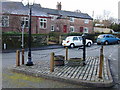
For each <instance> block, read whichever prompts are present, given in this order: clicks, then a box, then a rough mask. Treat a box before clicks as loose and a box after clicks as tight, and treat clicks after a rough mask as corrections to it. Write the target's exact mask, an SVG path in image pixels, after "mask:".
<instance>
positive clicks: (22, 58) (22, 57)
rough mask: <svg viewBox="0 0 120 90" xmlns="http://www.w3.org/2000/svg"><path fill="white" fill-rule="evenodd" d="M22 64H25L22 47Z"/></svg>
mask: <svg viewBox="0 0 120 90" xmlns="http://www.w3.org/2000/svg"><path fill="white" fill-rule="evenodd" d="M22 64H24V49H22Z"/></svg>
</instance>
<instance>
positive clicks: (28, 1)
mask: <svg viewBox="0 0 120 90" xmlns="http://www.w3.org/2000/svg"><path fill="white" fill-rule="evenodd" d="M22 3H23V5H24V6H26V5H28V6H29V10H30V11H29V34H28V60H27V64H26V65H27V66H32V65H33V62H32V58H31V15H32V6H33V3H34V1H33V0H23V1H22Z"/></svg>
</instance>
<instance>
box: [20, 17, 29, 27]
mask: <svg viewBox="0 0 120 90" xmlns="http://www.w3.org/2000/svg"><path fill="white" fill-rule="evenodd" d="M28 22H29V20H28V17H21V27H23V25H24V27H26V28H28V26H29V25H28Z"/></svg>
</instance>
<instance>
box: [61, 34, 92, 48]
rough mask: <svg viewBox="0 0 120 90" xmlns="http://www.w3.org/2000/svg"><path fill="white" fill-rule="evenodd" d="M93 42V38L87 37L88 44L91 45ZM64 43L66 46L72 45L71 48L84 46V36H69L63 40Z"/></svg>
mask: <svg viewBox="0 0 120 90" xmlns="http://www.w3.org/2000/svg"><path fill="white" fill-rule="evenodd" d="M92 44H93V42H92V40H89V39H86V45H87V46H88V47H90V46H91V45H92ZM62 45H63V46H64V47H66V46H70V47H71V48H73V47H75V46H82V45H83V39H82V36H68V37H67V38H66V39H65V40H63V42H62Z"/></svg>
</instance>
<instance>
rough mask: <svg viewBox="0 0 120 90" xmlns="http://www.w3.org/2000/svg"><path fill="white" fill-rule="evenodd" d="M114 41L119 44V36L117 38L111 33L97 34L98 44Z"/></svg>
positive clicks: (112, 42) (113, 42)
mask: <svg viewBox="0 0 120 90" xmlns="http://www.w3.org/2000/svg"><path fill="white" fill-rule="evenodd" d="M115 43H118V44H120V38H117V37H115V36H114V35H112V34H102V35H99V36H98V38H97V44H98V45H99V44H105V45H108V44H115Z"/></svg>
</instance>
